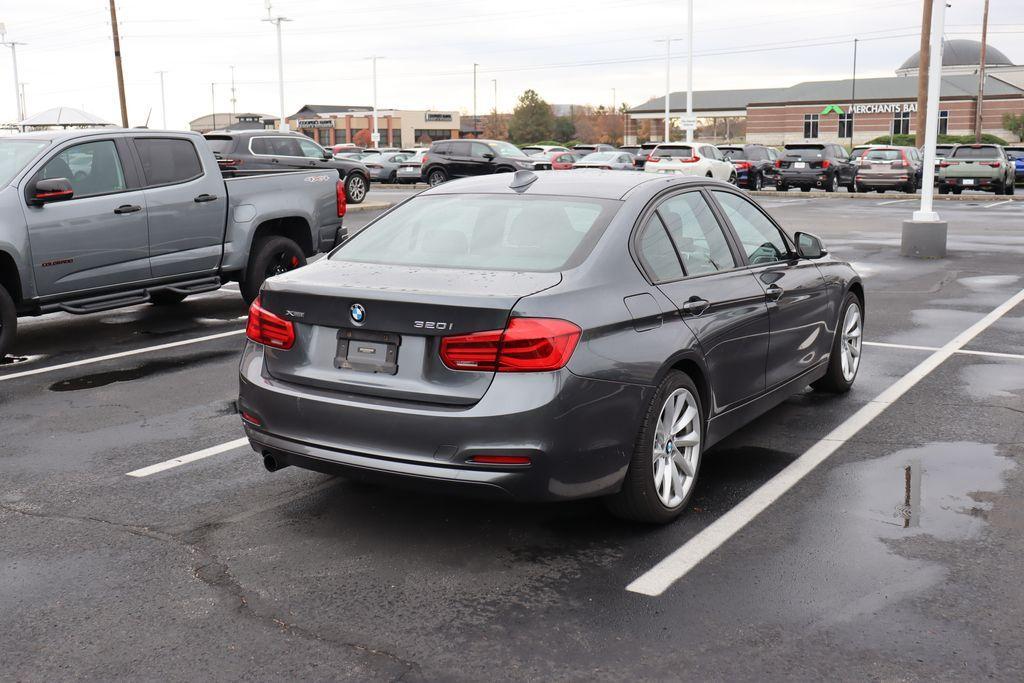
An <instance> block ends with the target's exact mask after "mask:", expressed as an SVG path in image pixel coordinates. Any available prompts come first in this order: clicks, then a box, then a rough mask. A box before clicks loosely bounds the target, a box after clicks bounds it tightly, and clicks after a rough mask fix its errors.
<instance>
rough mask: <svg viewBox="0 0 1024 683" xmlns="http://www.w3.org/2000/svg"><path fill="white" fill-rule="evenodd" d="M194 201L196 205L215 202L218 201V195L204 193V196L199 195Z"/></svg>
mask: <svg viewBox="0 0 1024 683" xmlns="http://www.w3.org/2000/svg"><path fill="white" fill-rule="evenodd" d="M192 201H194V202H195V203H196V204H202V203H203V202H215V201H217V195H215V194H206V193H205V192H204V193H203V194H201V195H199V196H198V197H196V198H195V199H193V200H192Z"/></svg>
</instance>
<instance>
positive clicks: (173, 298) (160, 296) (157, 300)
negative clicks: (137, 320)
mask: <svg viewBox="0 0 1024 683" xmlns="http://www.w3.org/2000/svg"><path fill="white" fill-rule="evenodd" d="M187 296H188V294H181V293H179V292H171V291H168V290H166V289H163V290H158V291H156V292H150V293H149V303H151V304H153V305H154V306H174V305H175V304H180V303H181V302H182V301H184V300H185V297H187Z"/></svg>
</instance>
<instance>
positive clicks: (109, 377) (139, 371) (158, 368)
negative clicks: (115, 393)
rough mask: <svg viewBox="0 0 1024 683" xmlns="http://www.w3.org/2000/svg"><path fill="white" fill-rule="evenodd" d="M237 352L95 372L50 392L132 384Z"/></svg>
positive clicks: (55, 386) (195, 355)
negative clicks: (115, 384) (119, 383)
mask: <svg viewBox="0 0 1024 683" xmlns="http://www.w3.org/2000/svg"><path fill="white" fill-rule="evenodd" d="M237 355H238V352H237V351H234V350H230V351H212V352H208V353H197V354H193V355H191V356H185V357H182V358H171V359H159V360H153V361H149V362H147V363H142V364H141V365H136V366H135V367H132V368H126V369H123V370H110V371H107V372H97V373H93V374H89V375H81V376H79V377H73V378H71V379H65V380H61V381H60V382H55V383H53V384H51V385H50V387H49V388H50V391H81V390H83V389H97V388H99V387H105V386H107V385H109V384H114V383H115V382H132V381H134V380H137V379H142V378H144V377H153V376H154V375H160V374H164V373H168V372H174V371H176V370H180V369H182V368H185V367H189V366H191V365H198V364H200V363H206V362H210V361H215V360H220V359H222V358H228V357H229V356H237Z"/></svg>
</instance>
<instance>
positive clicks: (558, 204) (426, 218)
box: [330, 194, 620, 272]
mask: <svg viewBox="0 0 1024 683" xmlns="http://www.w3.org/2000/svg"><path fill="white" fill-rule="evenodd" d="M619 206H620V202H617V201H614V200H609V199H591V198H583V197H551V196H541V195H521V196H508V195H488V194H474V195H448V194H439V195H420V196H418V197H414V198H413V199H411V200H409V201H408V202H406V203H404V204H402V205H400V206H398V207H397V208H395V209H394V210H393V211H391V212H390V213H387V214H384V215H383V216H381V217H380V219H378V220H377V221H376V222H375V223H372V224H370V225H369V226H368V227H367V228H365V229H364V230H363V231H362V232H360V233H358V234H357V235H356V236H355V237H353V238H352V239H350V240H349V241H348V242H346V243H345V244H343V245H342V246H341V247H339V248H338V249H337V250H336V251H335V252H334V253H333V254H331V256H330V258H331V260H333V261H355V262H358V263H378V264H387V265H403V266H426V267H430V266H433V267H440V268H471V269H482V270H512V271H531V272H551V271H558V270H562V269H564V268H567V267H573V266H575V265H577V264H579V263H580V262H582V261H583V259H584V258H586V256H587V254H589V253H590V250H591V249H592V248H593V246H594V244H596V242H597V240H598V239H599V238H600V237H601V234H602V233H603V232H604V229H605V228H606V227H607V226H608V223H609V221H610V220H611V218H612V216H613V215H614V214H615V212H616V211H617V210H618V208H619Z"/></svg>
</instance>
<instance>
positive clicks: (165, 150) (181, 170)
mask: <svg viewBox="0 0 1024 683" xmlns="http://www.w3.org/2000/svg"><path fill="white" fill-rule="evenodd" d="M135 149H136V150H138V152H139V159H140V160H141V161H142V174H143V177H145V179H146V185H148V186H153V185H172V184H174V183H183V182H186V181H188V180H192V179H194V178H198V177H199V176H201V175H202V174H203V167H202V164H201V163H200V161H199V155H198V154H196V148H195V146H194V145H193V144H192V143H191V142H189V141H188V140H180V139H178V140H175V139H171V138H135Z"/></svg>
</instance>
